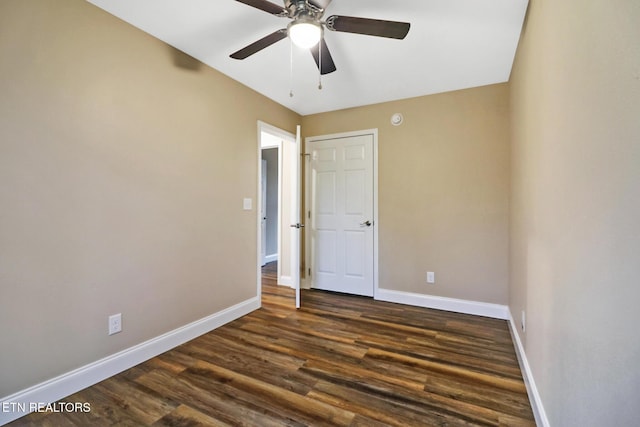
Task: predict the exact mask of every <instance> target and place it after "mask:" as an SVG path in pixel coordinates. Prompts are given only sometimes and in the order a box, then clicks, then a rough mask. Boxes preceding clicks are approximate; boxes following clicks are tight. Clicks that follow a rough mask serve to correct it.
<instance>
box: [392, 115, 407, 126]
mask: <svg viewBox="0 0 640 427" xmlns="http://www.w3.org/2000/svg"><path fill="white" fill-rule="evenodd" d="M403 121H404V117H402V114H400V113H395V114H394V115H393V116H391V124H392V125H394V126H400V125H401V124H402V122H403Z"/></svg>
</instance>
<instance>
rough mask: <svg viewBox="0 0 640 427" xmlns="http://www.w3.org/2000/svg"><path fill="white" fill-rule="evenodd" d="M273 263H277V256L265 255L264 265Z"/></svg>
mask: <svg viewBox="0 0 640 427" xmlns="http://www.w3.org/2000/svg"><path fill="white" fill-rule="evenodd" d="M274 261H278V254H271V255H266V256H265V257H264V262H265V263H266V264H268V263H270V262H274Z"/></svg>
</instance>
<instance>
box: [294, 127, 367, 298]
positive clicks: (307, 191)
mask: <svg viewBox="0 0 640 427" xmlns="http://www.w3.org/2000/svg"><path fill="white" fill-rule="evenodd" d="M362 135H372V136H373V224H374V227H373V298H374V299H378V283H379V281H378V229H379V225H380V221H379V220H378V129H365V130H357V131H353V132H343V133H334V134H329V135H318V136H310V137H307V138H305V139H304V141H305V149H304V152H305V156H304V157H305V194H304V200H305V208H304V221H305V222H307V221H308V219H309V215H310V210H309V209H310V207H309V200H311V199H310V198H311V175H310V174H311V168H310V163H311V149H310V143H312V142H314V141H319V140H325V139H336V138H348V137H353V136H362ZM311 231H312V230H311V227H306V228H305V239H304V240H305V251H304V252H305V266H306V274H305V279H304V283H303V286H304V288H305V289H309V288H311V279H312V278H310V277H309V273H310V272H311V271H312V270H313V266H312V265H311V263H312V260H311Z"/></svg>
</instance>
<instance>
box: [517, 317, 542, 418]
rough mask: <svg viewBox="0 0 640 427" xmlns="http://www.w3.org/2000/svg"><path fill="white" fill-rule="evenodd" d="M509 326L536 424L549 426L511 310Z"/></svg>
mask: <svg viewBox="0 0 640 427" xmlns="http://www.w3.org/2000/svg"><path fill="white" fill-rule="evenodd" d="M509 326H510V328H511V336H512V338H513V341H514V343H515V347H516V355H517V356H518V363H519V364H520V370H521V371H522V376H523V377H524V383H525V385H526V386H527V394H528V395H529V401H530V402H531V409H532V410H533V416H534V417H535V419H536V425H537V426H538V427H549V419H548V418H547V413H546V412H545V410H544V406H542V399H540V393H538V388H537V387H536V382H535V381H534V379H533V373H532V372H531V367H530V366H529V362H528V360H527V355H526V353H525V352H524V346H523V345H522V341H521V340H520V335H518V329H517V326H516V322H515V321H514V320H513V316H512V315H511V311H509Z"/></svg>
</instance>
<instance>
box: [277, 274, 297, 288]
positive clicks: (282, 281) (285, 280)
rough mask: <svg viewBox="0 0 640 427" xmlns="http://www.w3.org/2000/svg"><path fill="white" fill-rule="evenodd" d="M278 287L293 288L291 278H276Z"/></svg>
mask: <svg viewBox="0 0 640 427" xmlns="http://www.w3.org/2000/svg"><path fill="white" fill-rule="evenodd" d="M278 285H282V286H291V287H293V278H292V277H291V276H280V277H278Z"/></svg>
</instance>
